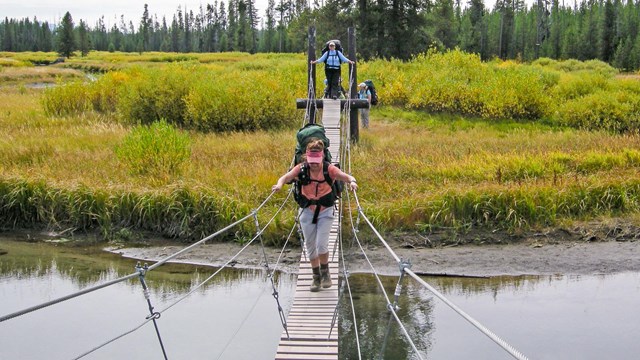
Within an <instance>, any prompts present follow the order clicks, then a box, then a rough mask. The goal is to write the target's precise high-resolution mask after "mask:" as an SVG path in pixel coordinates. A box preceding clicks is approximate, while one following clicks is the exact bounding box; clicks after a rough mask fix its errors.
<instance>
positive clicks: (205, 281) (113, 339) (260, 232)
mask: <svg viewBox="0 0 640 360" xmlns="http://www.w3.org/2000/svg"><path fill="white" fill-rule="evenodd" d="M271 196H273V192H271V194H270V195H269V196H268V197H267V200H268V199H269V198H271ZM287 199H288V197H287ZM287 199H285V201H284V202H283V203H282V205H281V206H280V208H279V209H278V211H276V213H275V214H274V215H273V216H272V217H271V219H270V220H269V222H268V223H267V224H266V225H265V226H264V227H263V228H262V229H260V231H259V232H258V233H257V234H256V235H255V236H254V237H253V238H252V239H251V240H250V241H249V242H247V244H245V245H244V246H243V247H242V248H241V249H240V250H239V251H238V252H237V253H236V254H235V255H234V256H233V257H232V258H231V259H229V260H228V261H227V262H226V263H224V264H223V265H222V266H221V267H220V268H219V269H218V270H217V271H215V272H214V273H213V274H212V275H210V276H209V277H207V278H206V279H205V280H203V281H202V282H201V283H200V284H198V285H196V286H195V287H194V288H193V289H191V290H190V291H189V292H188V293H187V294H185V295H183V296H181V297H179V298H178V299H177V300H176V301H174V302H173V303H171V304H170V305H168V306H166V307H165V308H164V309H162V310H160V311H157V313H158V314H162V313H164V312H165V311H167V310H169V309H170V308H172V307H174V306H175V305H177V304H178V303H180V302H181V301H182V300H184V299H186V298H187V297H189V296H190V295H191V294H193V293H194V292H196V291H197V290H198V289H200V288H201V287H202V286H204V284H206V283H207V282H209V281H211V279H213V278H214V277H215V276H216V275H218V274H219V273H220V272H222V270H224V269H225V268H226V267H227V266H229V264H231V262H232V261H233V260H235V259H236V258H237V257H238V256H240V254H241V253H242V252H243V251H244V250H245V249H247V248H248V247H249V246H250V245H251V244H253V242H255V240H256V239H258V237H259V236H260V235H262V233H263V232H264V230H265V229H266V228H267V227H268V226H269V225H270V224H271V222H273V220H274V219H275V218H276V216H277V215H278V213H280V211H281V210H282V208H283V207H284V205H285V204H286V201H287ZM267 200H265V201H264V202H263V203H262V204H261V205H260V206H259V207H258V208H257V209H256V210H254V211H257V210H258V209H259V208H260V207H262V206H263V205H264V204H265V203H266V201H267ZM254 211H252V212H251V214H249V215H247V216H245V218H243V219H245V220H246V218H247V217H251V216H253V215H252V214H253V213H254ZM238 221H241V220H238ZM236 223H238V222H236ZM208 238H211V236H209V237H208ZM200 242H202V241H199V243H200ZM189 248H191V246H190V247H189ZM150 269H151V267H149V268H148V269H147V271H148V270H150ZM134 275H135V276H137V275H138V273H135V274H134ZM152 319H153V318H151V319H147V320H145V321H144V322H142V323H141V324H140V325H138V326H136V327H135V328H133V329H132V330H129V331H126V332H125V333H123V334H120V335H118V336H116V337H114V338H112V339H111V340H109V341H106V342H104V343H102V344H101V345H98V346H96V347H94V348H93V349H91V350H89V351H87V352H85V353H83V354H82V355H80V356H78V357H76V358H75V359H74V360H76V359H80V358H82V357H84V356H86V355H89V354H91V353H92V352H94V351H97V350H99V349H101V348H103V347H105V346H107V345H109V344H111V343H112V342H114V341H116V340H118V339H120V338H122V337H124V336H126V335H129V334H131V333H133V332H134V331H136V330H138V329H140V328H142V326H144V325H145V324H147V323H148V322H149V321H151V320H152Z"/></svg>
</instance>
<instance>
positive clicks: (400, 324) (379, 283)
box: [349, 192, 423, 360]
mask: <svg viewBox="0 0 640 360" xmlns="http://www.w3.org/2000/svg"><path fill="white" fill-rule="evenodd" d="M353 194H354V197H355V198H356V201H357V195H356V193H355V192H353ZM349 206H351V202H349ZM349 214H352V211H351V209H350V211H349ZM350 220H351V226H352V229H353V230H354V231H353V237H354V239H355V241H356V243H357V244H358V247H359V248H360V251H361V252H362V255H363V256H364V258H365V260H366V261H367V263H368V264H369V267H370V268H371V270H372V271H373V275H374V277H375V278H376V281H377V282H378V286H379V287H380V289H381V290H382V295H383V296H384V298H385V300H386V302H387V309H388V310H389V313H391V315H392V316H393V317H394V318H395V320H396V322H397V323H398V326H399V327H400V330H401V331H402V333H403V335H404V337H405V338H406V339H407V341H408V342H409V345H411V348H412V349H413V351H414V352H415V354H416V355H417V356H418V358H419V359H421V360H422V359H423V357H422V354H421V353H420V351H418V348H417V347H416V345H415V343H414V342H413V340H412V339H411V336H410V335H409V332H408V331H407V329H406V328H405V326H404V324H402V321H401V320H400V318H399V317H398V314H397V313H396V309H395V308H394V306H393V304H392V303H391V300H390V299H389V296H388V295H387V292H386V290H385V288H384V285H383V284H382V280H380V275H379V274H378V271H377V270H376V268H375V266H373V263H372V262H371V260H370V259H369V257H368V256H367V253H366V251H365V250H364V247H363V246H362V243H361V242H360V239H359V238H358V234H357V232H356V231H355V227H354V223H353V215H351V216H350Z"/></svg>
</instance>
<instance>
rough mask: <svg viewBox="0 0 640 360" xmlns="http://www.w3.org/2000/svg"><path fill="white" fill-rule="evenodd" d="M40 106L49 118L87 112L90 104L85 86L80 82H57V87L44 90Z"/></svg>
mask: <svg viewBox="0 0 640 360" xmlns="http://www.w3.org/2000/svg"><path fill="white" fill-rule="evenodd" d="M42 106H43V108H44V111H45V113H46V114H47V115H50V116H66V115H75V114H80V113H84V112H85V111H89V110H90V109H91V102H90V98H89V96H88V93H87V85H86V84H85V83H84V82H82V81H72V82H69V83H62V82H58V86H56V87H52V88H47V89H46V90H45V92H44V96H43V97H42Z"/></svg>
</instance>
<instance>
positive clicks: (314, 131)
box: [295, 123, 331, 164]
mask: <svg viewBox="0 0 640 360" xmlns="http://www.w3.org/2000/svg"><path fill="white" fill-rule="evenodd" d="M313 138H316V139H320V140H322V142H323V143H324V160H325V161H329V162H331V153H330V152H329V145H331V144H330V143H329V139H328V138H327V135H326V134H325V132H324V126H322V125H318V124H311V123H309V124H307V125H305V126H304V127H302V128H301V129H300V130H298V133H297V134H296V139H297V140H298V142H297V144H296V153H295V156H296V158H295V163H296V164H299V163H300V162H302V159H301V157H302V155H303V154H304V153H305V151H306V149H307V145H308V144H309V141H310V140H311V139H313Z"/></svg>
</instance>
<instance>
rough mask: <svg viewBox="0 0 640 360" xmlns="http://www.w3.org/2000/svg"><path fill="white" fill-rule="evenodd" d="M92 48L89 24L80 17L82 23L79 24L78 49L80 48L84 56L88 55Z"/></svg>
mask: <svg viewBox="0 0 640 360" xmlns="http://www.w3.org/2000/svg"><path fill="white" fill-rule="evenodd" d="M90 48H91V43H90V41H89V34H88V29H87V24H85V22H84V21H83V20H82V19H80V24H79V25H78V49H79V50H80V54H82V56H87V54H88V53H89V50H90Z"/></svg>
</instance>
